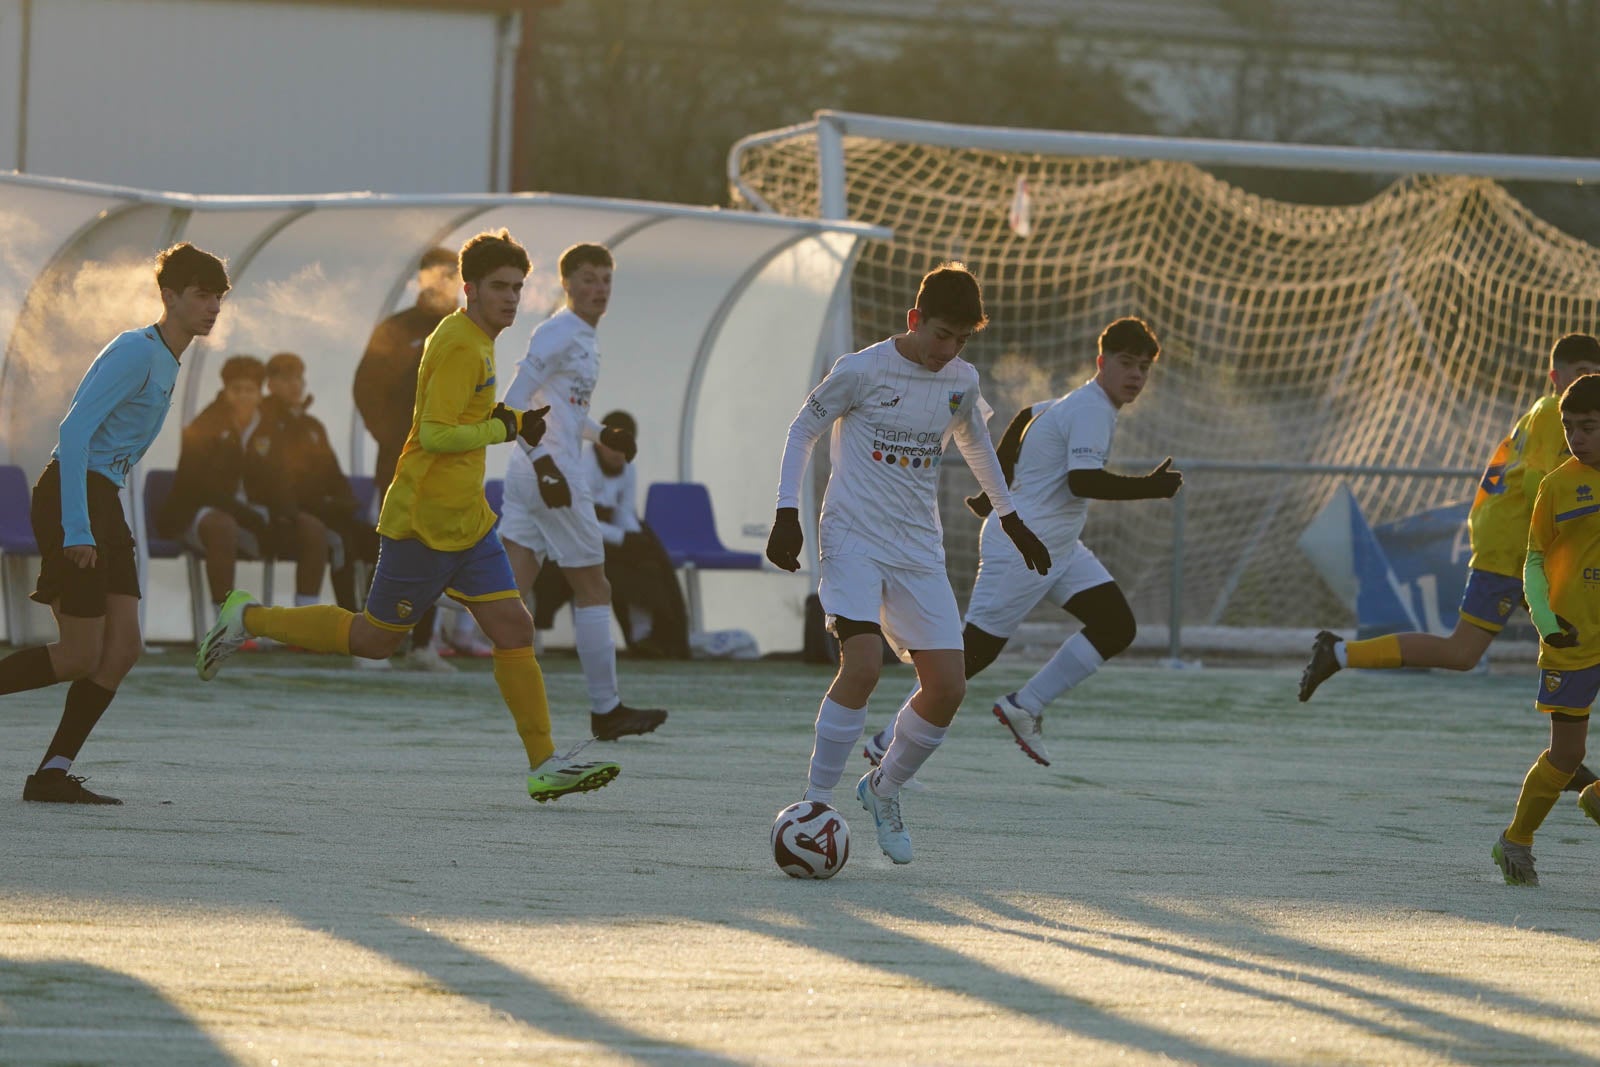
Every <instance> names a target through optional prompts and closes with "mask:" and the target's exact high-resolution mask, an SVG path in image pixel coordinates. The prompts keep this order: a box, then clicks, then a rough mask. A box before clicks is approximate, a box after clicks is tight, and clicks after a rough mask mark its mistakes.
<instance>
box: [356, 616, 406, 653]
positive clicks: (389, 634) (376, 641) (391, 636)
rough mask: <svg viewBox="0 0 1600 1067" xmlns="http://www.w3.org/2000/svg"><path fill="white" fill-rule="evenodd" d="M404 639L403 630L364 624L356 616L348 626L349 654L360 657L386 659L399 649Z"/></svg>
mask: <svg viewBox="0 0 1600 1067" xmlns="http://www.w3.org/2000/svg"><path fill="white" fill-rule="evenodd" d="M405 639H406V633H405V632H404V631H400V630H385V629H383V628H382V627H380V626H372V625H370V624H366V625H364V624H363V621H362V619H361V618H360V617H357V619H356V621H355V624H354V625H352V626H351V628H350V654H351V655H352V656H359V657H361V658H362V659H388V658H389V657H390V656H392V655H394V654H395V653H396V652H398V651H400V646H401V645H402V644H404V643H405Z"/></svg>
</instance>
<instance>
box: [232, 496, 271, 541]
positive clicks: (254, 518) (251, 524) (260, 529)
mask: <svg viewBox="0 0 1600 1067" xmlns="http://www.w3.org/2000/svg"><path fill="white" fill-rule="evenodd" d="M222 510H223V511H226V512H227V513H228V514H229V515H232V516H233V521H234V522H235V523H236V524H238V527H239V529H241V530H249V531H250V532H251V533H253V534H255V535H256V536H257V537H260V536H261V535H262V534H264V533H266V532H267V520H266V518H265V517H264V516H263V515H262V514H261V512H259V511H257V510H256V509H255V508H253V507H251V506H250V505H249V504H241V503H240V502H239V501H237V500H230V501H229V502H228V503H227V504H225V505H224V506H223V508H222Z"/></svg>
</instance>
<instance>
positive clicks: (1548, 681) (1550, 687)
mask: <svg viewBox="0 0 1600 1067" xmlns="http://www.w3.org/2000/svg"><path fill="white" fill-rule="evenodd" d="M1560 688H1561V672H1560V671H1545V672H1544V691H1545V692H1546V693H1554V692H1555V691H1556V690H1557V689H1560Z"/></svg>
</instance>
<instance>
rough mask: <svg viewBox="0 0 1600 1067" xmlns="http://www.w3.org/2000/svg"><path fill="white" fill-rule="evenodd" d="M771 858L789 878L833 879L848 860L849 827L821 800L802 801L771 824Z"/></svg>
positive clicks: (841, 816)
mask: <svg viewBox="0 0 1600 1067" xmlns="http://www.w3.org/2000/svg"><path fill="white" fill-rule="evenodd" d="M772 858H773V859H774V860H776V861H777V863H778V866H779V867H780V868H781V869H782V870H783V873H784V874H787V875H788V876H789V877H790V878H832V877H833V876H834V875H836V874H838V873H839V869H840V868H841V867H843V866H844V861H845V860H847V859H849V858H850V827H849V826H847V825H845V821H844V816H843V815H840V814H839V813H838V812H837V811H834V810H833V809H832V808H830V807H828V805H826V804H824V803H822V801H820V800H802V801H800V802H799V803H797V804H790V805H789V806H788V807H787V808H784V809H783V810H782V811H780V812H778V817H777V818H776V819H774V820H773V821H772Z"/></svg>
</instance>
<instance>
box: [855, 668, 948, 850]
mask: <svg viewBox="0 0 1600 1067" xmlns="http://www.w3.org/2000/svg"><path fill="white" fill-rule="evenodd" d="M911 659H912V662H913V663H915V664H916V668H917V686H918V688H917V693H916V695H915V696H914V697H912V698H911V699H910V700H908V701H907V702H906V704H905V706H904V707H902V708H901V709H900V713H899V714H898V715H896V716H895V721H894V740H893V741H891V742H890V743H889V748H888V750H887V751H886V752H884V754H883V762H882V764H880V765H879V767H878V769H877V770H875V771H869V772H867V774H866V775H865V776H864V777H863V778H862V779H861V781H860V782H858V783H856V797H857V799H859V800H860V801H861V806H862V807H863V808H865V809H866V810H867V811H868V812H869V813H870V814H871V815H872V819H873V823H874V824H875V827H876V829H877V834H878V847H879V848H881V849H882V850H883V853H884V855H886V856H888V857H889V858H890V859H891V860H893V861H894V862H895V863H910V862H911V859H912V850H911V835H910V833H908V832H907V831H906V828H905V821H904V820H903V819H902V818H901V815H900V799H899V798H900V789H901V787H902V786H904V785H905V784H906V783H907V782H909V781H910V780H911V779H912V778H913V777H915V775H916V773H917V771H919V770H921V769H922V765H923V764H924V763H926V762H927V761H928V759H929V758H930V757H931V756H932V755H933V754H934V752H935V751H937V750H938V748H939V746H940V745H941V744H943V743H944V738H945V735H946V733H948V732H949V729H950V722H951V720H953V719H954V718H955V715H956V710H957V709H958V708H960V707H961V699H962V697H964V696H965V695H966V692H967V680H966V676H965V673H964V671H963V656H962V653H961V650H960V649H953V648H945V649H931V650H925V651H920V652H913V653H912V654H911Z"/></svg>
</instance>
